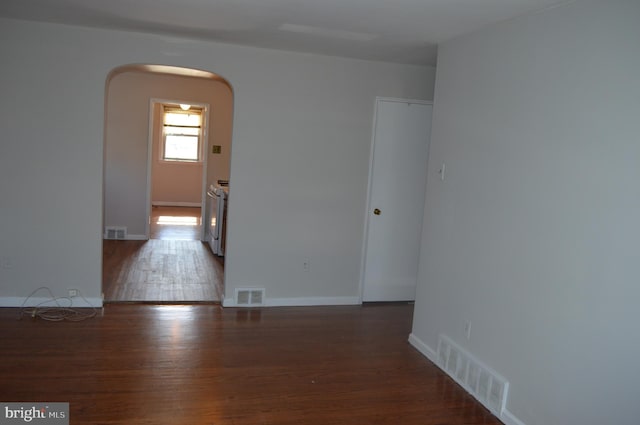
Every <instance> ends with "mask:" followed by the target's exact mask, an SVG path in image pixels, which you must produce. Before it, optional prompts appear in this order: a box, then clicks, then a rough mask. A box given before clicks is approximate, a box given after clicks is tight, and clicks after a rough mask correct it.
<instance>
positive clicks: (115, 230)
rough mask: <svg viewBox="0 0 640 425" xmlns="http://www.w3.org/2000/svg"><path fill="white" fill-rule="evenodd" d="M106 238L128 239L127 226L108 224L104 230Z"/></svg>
mask: <svg viewBox="0 0 640 425" xmlns="http://www.w3.org/2000/svg"><path fill="white" fill-rule="evenodd" d="M104 238H105V239H126V238H127V228H126V227H116V226H108V227H106V228H105V230H104Z"/></svg>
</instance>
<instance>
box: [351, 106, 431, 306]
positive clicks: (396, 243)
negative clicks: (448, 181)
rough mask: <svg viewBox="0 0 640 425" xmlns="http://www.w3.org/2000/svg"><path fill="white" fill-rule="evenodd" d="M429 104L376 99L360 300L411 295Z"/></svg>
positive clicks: (424, 175) (398, 298) (410, 297)
mask: <svg viewBox="0 0 640 425" xmlns="http://www.w3.org/2000/svg"><path fill="white" fill-rule="evenodd" d="M432 108H433V106H432V105H431V104H430V103H421V102H416V101H401V100H390V99H377V101H376V113H375V126H374V136H373V157H372V164H371V170H372V171H371V177H370V183H369V191H370V192H369V211H368V217H367V238H366V247H365V249H366V253H365V262H364V278H363V294H362V299H363V301H406V300H414V299H415V290H416V282H417V275H418V256H419V250H420V233H421V229H422V219H423V214H424V196H425V188H426V179H427V159H428V158H427V156H428V151H429V138H430V135H431V112H432Z"/></svg>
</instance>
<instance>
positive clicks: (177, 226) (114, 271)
mask: <svg viewBox="0 0 640 425" xmlns="http://www.w3.org/2000/svg"><path fill="white" fill-rule="evenodd" d="M151 218H152V220H151V228H150V235H151V239H150V240H149V241H120V240H105V241H103V266H102V267H103V273H102V282H103V283H102V289H103V292H104V295H105V301H106V302H132V301H133V302H217V301H220V299H221V295H222V291H223V282H224V262H223V260H222V259H221V258H219V257H216V256H214V255H213V254H212V253H211V250H210V249H209V247H208V246H207V245H206V244H205V243H202V242H201V241H200V208H185V207H154V208H153V209H152V216H151Z"/></svg>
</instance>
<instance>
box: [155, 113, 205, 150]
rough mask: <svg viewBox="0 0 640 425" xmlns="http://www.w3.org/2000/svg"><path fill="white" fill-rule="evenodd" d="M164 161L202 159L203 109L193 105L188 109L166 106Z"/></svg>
mask: <svg viewBox="0 0 640 425" xmlns="http://www.w3.org/2000/svg"><path fill="white" fill-rule="evenodd" d="M163 136H164V139H163V140H164V143H163V149H162V159H163V160H164V161H185V162H198V161H200V155H201V154H200V152H201V151H202V149H201V148H200V146H201V139H202V137H201V136H202V110H201V109H196V108H193V107H191V108H190V109H189V110H187V111H183V110H182V109H178V108H175V107H172V106H168V105H165V107H164V127H163Z"/></svg>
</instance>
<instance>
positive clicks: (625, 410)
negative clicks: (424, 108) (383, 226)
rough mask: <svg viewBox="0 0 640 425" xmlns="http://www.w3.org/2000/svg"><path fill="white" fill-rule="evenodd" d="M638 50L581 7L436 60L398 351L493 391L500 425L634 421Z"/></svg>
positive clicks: (592, 8)
mask: <svg viewBox="0 0 640 425" xmlns="http://www.w3.org/2000/svg"><path fill="white" fill-rule="evenodd" d="M639 40H640V2H638V1H629V0H627V1H624V0H611V1H590V0H585V1H580V2H574V3H571V4H569V5H566V6H563V7H559V8H556V9H551V10H548V11H546V12H543V13H539V14H534V15H530V16H527V17H523V18H520V19H516V20H512V21H509V22H504V23H501V24H499V25H495V26H493V27H490V28H487V29H485V30H483V31H480V32H478V33H475V34H471V35H469V36H467V37H462V38H459V39H457V40H453V41H450V42H448V43H444V44H443V45H442V46H440V48H439V57H438V72H437V78H436V94H435V108H434V115H433V132H432V139H431V151H430V158H429V180H428V184H427V198H426V210H425V223H424V233H423V246H422V251H421V266H420V277H419V287H418V294H417V301H416V307H415V317H414V327H413V335H414V336H415V337H417V338H418V339H419V340H420V341H421V342H422V343H424V344H426V346H428V347H430V348H431V349H432V350H435V349H436V347H437V338H438V335H439V334H445V335H448V336H449V337H451V338H452V339H453V340H455V341H456V342H457V343H459V344H460V345H462V346H463V347H465V348H466V349H467V350H469V351H470V352H471V353H472V354H474V355H475V356H476V357H478V358H479V359H480V360H481V361H483V362H485V363H487V364H488V365H489V366H491V367H492V368H494V369H495V370H496V371H497V372H499V373H500V374H502V375H503V376H505V377H506V378H507V379H508V380H509V381H510V382H511V394H510V398H509V400H508V404H507V408H508V413H507V415H506V416H505V420H506V421H507V422H506V423H508V424H511V423H518V422H517V419H519V420H520V421H522V423H525V424H527V425H551V424H555V425H573V424H575V425H588V424H594V425H596V424H616V425H622V424H637V423H638V418H640V404H639V403H638V382H640V368H639V367H638V363H637V362H638V359H640V326H639V324H640V308H639V300H640V284H639V283H638V280H639V276H640V269H639V265H640V250H639V249H638V241H640V220H639V219H638V218H639V217H640V185H639V184H638V182H640V138H639V137H640V124H639V123H640V77H639V76H640V74H639V70H640V43H639ZM442 163H445V164H446V178H445V180H444V181H440V179H439V177H438V174H437V172H438V170H439V166H440V164H442ZM466 320H470V321H471V323H472V325H471V338H470V339H469V340H467V339H466V338H465V336H464V323H465V321H466Z"/></svg>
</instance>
